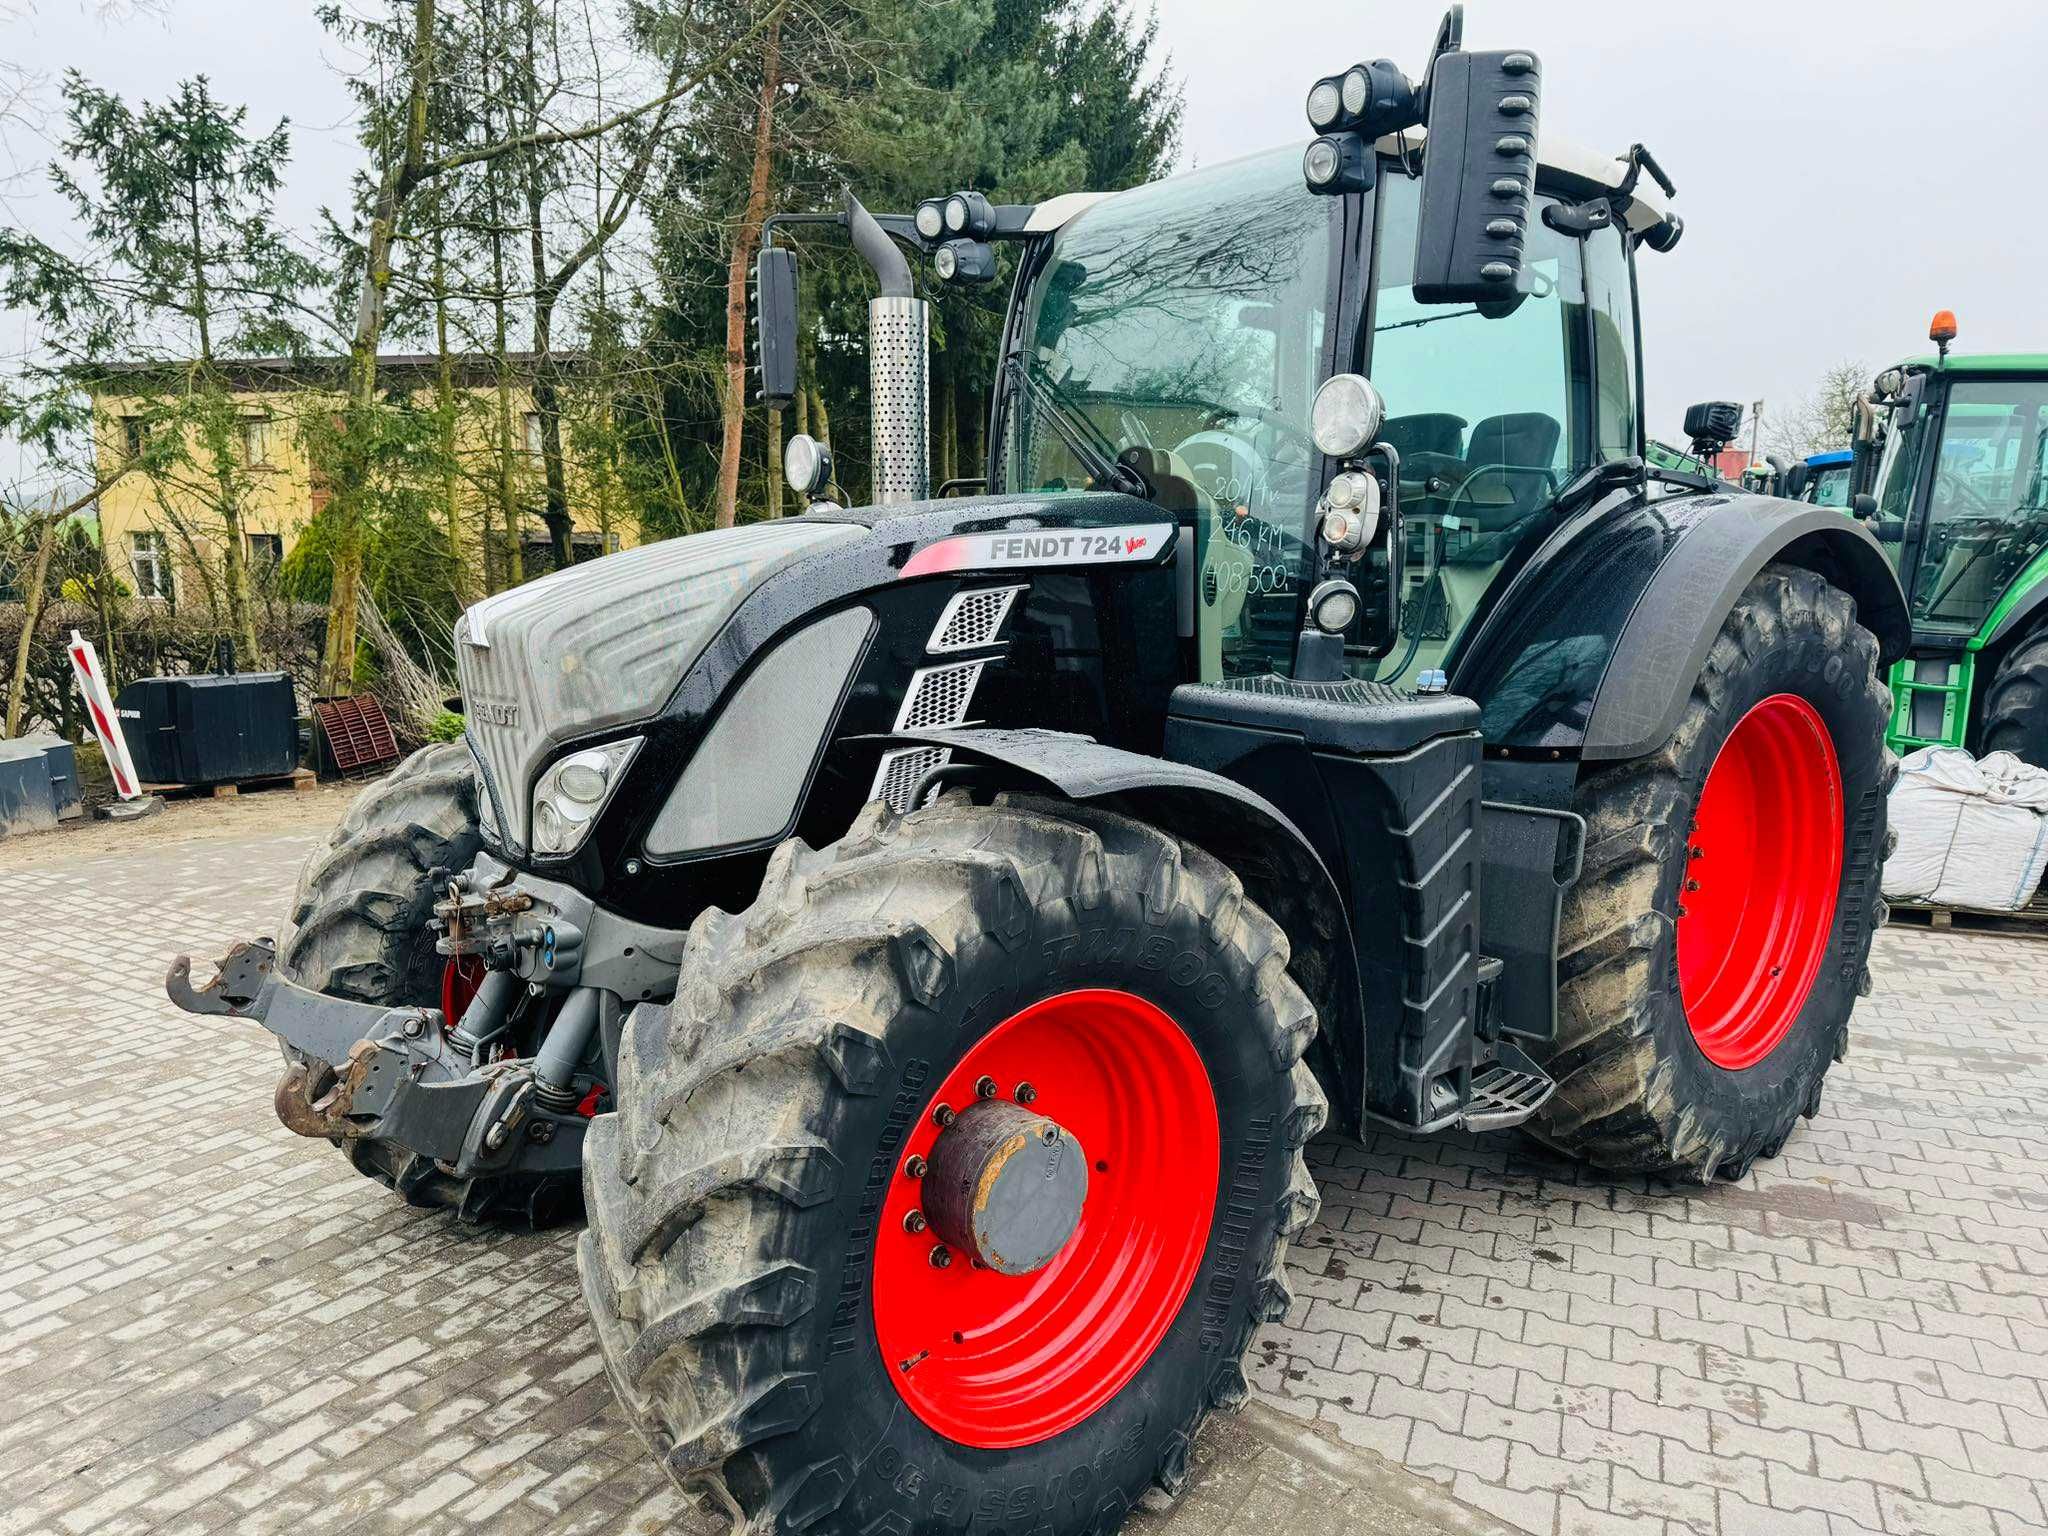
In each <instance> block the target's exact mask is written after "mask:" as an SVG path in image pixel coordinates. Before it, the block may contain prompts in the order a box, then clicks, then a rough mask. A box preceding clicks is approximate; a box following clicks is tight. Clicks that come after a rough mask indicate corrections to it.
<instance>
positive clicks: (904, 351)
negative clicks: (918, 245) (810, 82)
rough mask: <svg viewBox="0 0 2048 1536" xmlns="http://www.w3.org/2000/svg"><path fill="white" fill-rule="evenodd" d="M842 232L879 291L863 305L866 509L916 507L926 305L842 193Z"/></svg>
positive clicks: (922, 470) (926, 458)
mask: <svg viewBox="0 0 2048 1536" xmlns="http://www.w3.org/2000/svg"><path fill="white" fill-rule="evenodd" d="M846 227H847V231H848V233H849V234H850V235H851V236H852V237H853V248H854V249H855V250H856V251H858V252H860V255H861V258H862V260H864V261H866V262H867V264H868V265H869V266H870V267H872V268H874V271H875V277H876V279H877V280H878V281H879V282H880V284H881V290H882V291H881V294H880V296H879V297H877V298H874V299H871V300H869V301H868V411H869V417H870V428H871V440H872V442H873V444H874V452H873V460H874V462H873V468H872V470H871V478H872V480H873V488H874V496H873V499H874V504H875V505H876V506H878V507H889V506H900V505H902V504H903V503H904V502H909V501H923V500H925V499H926V498H927V497H929V496H930V495H931V440H930V421H931V402H930V377H931V374H930V355H931V331H932V325H931V306H930V305H928V304H926V303H925V301H924V300H923V299H920V298H919V297H917V292H916V290H915V288H913V287H912V285H911V281H910V264H909V263H908V262H907V261H905V260H904V259H903V253H902V252H901V251H899V250H898V249H897V248H896V243H895V241H893V240H891V239H890V238H889V237H888V235H887V234H885V233H883V230H882V226H881V225H879V224H877V223H876V222H875V219H874V215H872V214H870V213H869V212H868V211H867V209H865V208H863V207H862V206H861V205H860V199H859V198H857V197H855V196H854V195H853V193H852V192H851V191H850V190H849V191H848V192H847V194H846Z"/></svg>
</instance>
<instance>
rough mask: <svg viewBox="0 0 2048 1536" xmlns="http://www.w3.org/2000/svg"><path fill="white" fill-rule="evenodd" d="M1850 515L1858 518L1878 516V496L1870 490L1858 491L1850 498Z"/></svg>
mask: <svg viewBox="0 0 2048 1536" xmlns="http://www.w3.org/2000/svg"><path fill="white" fill-rule="evenodd" d="M1849 515H1850V516H1851V517H1858V518H1872V517H1875V516H1877V498H1876V497H1875V496H1873V495H1871V494H1870V492H1868V491H1858V492H1857V493H1856V494H1855V495H1854V496H1851V497H1850V498H1849Z"/></svg>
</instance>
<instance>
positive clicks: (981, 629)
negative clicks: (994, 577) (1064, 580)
mask: <svg viewBox="0 0 2048 1536" xmlns="http://www.w3.org/2000/svg"><path fill="white" fill-rule="evenodd" d="M1023 590H1024V588H1022V587H983V588H982V589H981V590H980V591H978V592H955V593H954V594H953V595H952V597H951V598H949V599H948V600H947V602H946V608H945V611H944V612H943V613H941V614H940V615H939V622H938V624H937V625H936V626H934V627H933V629H932V638H931V643H930V644H928V645H927V646H926V647H925V649H926V650H928V651H930V652H932V653H933V654H934V655H943V654H945V653H946V652H948V651H971V650H975V649H977V648H978V647H980V646H984V645H994V644H995V643H996V636H997V635H998V634H1000V633H1002V628H1003V620H1004V619H1006V618H1008V617H1009V616H1010V605H1011V604H1013V603H1014V602H1016V601H1017V594H1018V593H1019V592H1022V591H1023Z"/></svg>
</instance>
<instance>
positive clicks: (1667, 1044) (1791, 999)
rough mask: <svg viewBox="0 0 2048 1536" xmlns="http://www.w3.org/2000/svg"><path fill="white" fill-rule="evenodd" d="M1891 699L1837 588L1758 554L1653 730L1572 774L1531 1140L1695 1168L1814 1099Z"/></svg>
mask: <svg viewBox="0 0 2048 1536" xmlns="http://www.w3.org/2000/svg"><path fill="white" fill-rule="evenodd" d="M1890 711H1891V695H1890V693H1889V691H1888V690H1887V689H1886V688H1885V686H1884V683H1883V681H1882V678H1881V676H1880V674H1879V670H1878V644H1877V640H1876V637H1875V636H1873V635H1872V634H1871V633H1870V632H1869V631H1868V630H1867V629H1865V628H1863V627H1862V626H1861V625H1860V624H1858V623H1857V622H1856V609H1855V603H1854V601H1853V600H1852V599H1851V598H1850V597H1849V596H1848V594H1846V593H1845V592H1843V591H1841V590H1840V589H1839V588H1836V587H1834V586H1832V585H1830V584H1829V583H1828V582H1826V581H1824V580H1823V579H1822V578H1820V577H1819V576H1817V575H1815V574H1814V573H1812V572H1810V571H1806V570H1802V569H1797V568H1794V567H1789V566H1776V565H1774V566H1769V567H1767V568H1766V569H1765V570H1764V571H1763V572H1761V573H1760V574H1759V575H1758V576H1757V578H1756V579H1755V580H1754V581H1752V582H1751V583H1750V585H1749V587H1748V588H1747V589H1746V590H1745V591H1744V593H1743V594H1742V597H1741V598H1740V600H1739V601H1738V602H1737V603H1736V605H1735V607H1734V609H1733V610H1732V611H1731V612H1730V614H1729V615H1728V618H1727V620H1726V622H1725V623H1724V624H1723V625H1722V628H1721V632H1720V634H1719V635H1718V636H1717V637H1716V638H1715V640H1714V643H1713V646H1712V648H1711V649H1710V650H1709V652H1708V654H1707V659H1706V662H1705V664H1704V666H1703V667H1702V669H1701V672H1700V676H1699V680H1698V682H1697V683H1696V684H1695V685H1694V688H1693V691H1692V696H1691V698H1690V699H1689V700H1688V702H1687V704H1686V709H1685V713H1684V715H1683V717H1682V718H1681V720H1680V723H1679V726H1678V729H1677V731H1676V732H1675V733H1674V734H1673V736H1672V738H1671V740H1670V741H1669V742H1667V743H1666V744H1665V746H1664V748H1663V750H1662V751H1660V752H1657V753H1655V754H1653V755H1652V756H1649V757H1645V758H1640V759H1637V760H1635V761H1632V762H1627V763H1621V764H1617V765H1615V766H1613V767H1608V768H1602V769H1600V770H1598V771H1596V772H1593V773H1590V774H1588V775H1587V776H1586V777H1585V778H1584V779H1583V780H1582V781H1581V783H1580V786H1579V790H1578V795H1577V800H1576V809H1577V810H1578V811H1579V813H1580V814H1581V815H1583V816H1584V817H1585V818H1586V854H1585V865H1584V870H1583V873H1582V874H1581V876H1580V879H1579V882H1578V884H1577V885H1576V886H1575V887H1574V888H1573V889H1572V891H1571V893H1570V895H1569V896H1568V898H1567V899H1566V902H1565V908H1564V914H1563V920H1562V924H1561V931H1560V935H1559V947H1560V956H1559V963H1558V976H1559V982H1558V1033H1557V1038H1556V1039H1555V1040H1554V1041H1552V1042H1550V1043H1549V1045H1548V1046H1547V1047H1546V1048H1545V1049H1543V1050H1542V1051H1540V1052H1539V1053H1538V1054H1539V1056H1540V1058H1541V1059H1542V1060H1543V1061H1544V1063H1545V1065H1546V1066H1547V1067H1548V1069H1549V1071H1550V1073H1551V1075H1552V1076H1553V1077H1554V1078H1556V1079H1557V1083H1558V1087H1557V1091H1556V1093H1555V1094H1553V1095H1552V1097H1551V1099H1550V1101H1549V1103H1548V1104H1546V1105H1545V1106H1544V1108H1543V1110H1542V1111H1541V1112H1540V1113H1539V1114H1538V1116H1537V1118H1536V1120H1535V1121H1534V1122H1532V1125H1531V1129H1532V1130H1534V1131H1535V1133H1536V1134H1537V1136H1538V1137H1539V1138H1540V1139H1542V1140H1543V1141H1545V1142H1547V1143H1548V1144H1550V1145H1551V1146H1553V1147H1556V1148H1558V1149H1559V1150H1561V1151H1565V1152H1568V1153H1570V1154H1572V1155H1574V1156H1577V1157H1582V1158H1584V1159H1586V1160H1587V1161H1590V1162H1593V1163H1595V1164H1598V1165H1600V1166H1602V1167H1607V1168H1614V1169H1620V1170H1627V1171H1634V1172H1644V1173H1660V1174H1669V1173H1677V1174H1683V1175H1687V1176H1690V1177H1692V1178H1696V1179H1699V1180H1700V1181H1702V1182H1704V1181H1706V1180H1709V1179H1712V1178H1714V1177H1715V1176H1716V1175H1719V1176H1721V1177H1724V1178H1740V1177H1741V1176H1742V1175H1743V1174H1744V1173H1745V1172H1747V1171H1748V1169H1749V1167H1750V1165H1751V1163H1752V1162H1753V1161H1754V1160H1755V1159H1757V1158H1759V1157H1764V1158H1770V1157H1775V1156H1777V1154H1778V1152H1779V1150H1780V1149H1781V1148H1782V1147H1783V1145H1784V1143H1785V1139H1786V1137H1787V1136H1788V1135H1790V1134H1791V1132H1792V1129H1793V1127H1794V1126H1795V1125H1796V1124H1797V1123H1798V1120H1799V1117H1800V1116H1801V1115H1805V1116H1807V1117H1809V1118H1810V1117H1811V1116H1813V1115H1814V1114H1815V1113H1816V1112H1817V1111H1818V1110H1819V1108H1820V1100H1821V1086H1822V1081H1823V1079H1824V1078H1825V1077H1826V1075H1827V1071H1828V1068H1829V1067H1830V1066H1832V1065H1833V1064H1834V1062H1836V1061H1838V1060H1840V1059H1841V1057H1842V1056H1843V1054H1844V1053H1845V1052H1846V1051H1847V1050H1848V1040H1849V1014H1850V1011H1851V1009H1853V1008H1854V1006H1855V1003H1856V999H1857V997H1858V996H1859V995H1860V994H1862V993H1864V992H1867V991H1868V990H1869V984H1870V979H1869V970H1868V962H1869V956H1870V945H1871V940H1872V938H1873V936H1874V935H1875V933H1876V930H1877V929H1878V927H1880V926H1881V925H1882V924H1883V922H1884V904H1883V901H1882V899H1881V897H1880V895H1879V877H1880V874H1881V872H1882V868H1883V861H1884V849H1885V830H1886V820H1885V797H1886V794H1887V792H1888V791H1889V789H1890V787H1891V781H1892V779H1893V778H1894V777H1895V776H1896V774H1897V763H1896V760H1895V759H1894V758H1893V757H1892V756H1891V754H1890V753H1889V752H1887V751H1886V750H1885V746H1884V731H1885V725H1886V722H1887V720H1888V719H1889V717H1890Z"/></svg>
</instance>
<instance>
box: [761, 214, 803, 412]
mask: <svg viewBox="0 0 2048 1536" xmlns="http://www.w3.org/2000/svg"><path fill="white" fill-rule="evenodd" d="M754 338H755V342H756V345H757V349H758V350H759V352H760V354H761V403H762V404H763V405H766V406H767V407H768V408H769V409H770V410H774V411H779V410H785V409H787V408H788V407H789V406H790V405H792V404H794V403H795V401H796V252H795V251H790V250H784V249H783V248H782V247H781V246H775V245H770V246H764V247H762V250H761V255H760V257H759V259H758V260H757V261H756V262H755V263H754Z"/></svg>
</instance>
